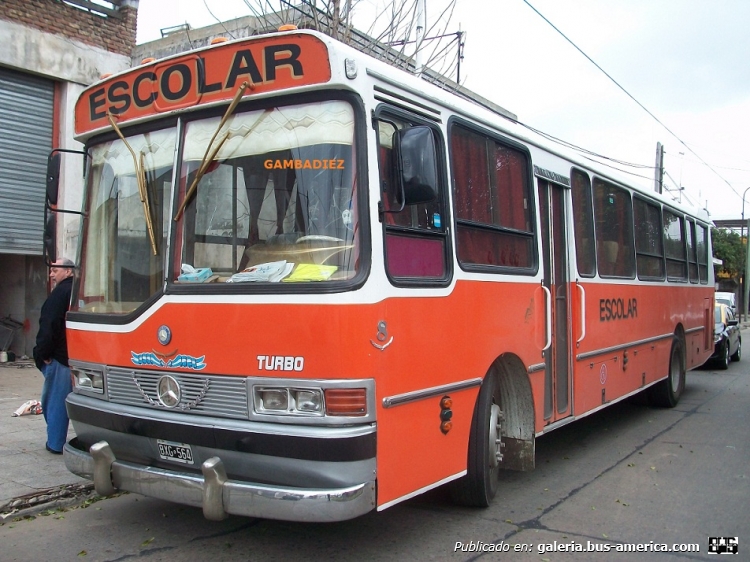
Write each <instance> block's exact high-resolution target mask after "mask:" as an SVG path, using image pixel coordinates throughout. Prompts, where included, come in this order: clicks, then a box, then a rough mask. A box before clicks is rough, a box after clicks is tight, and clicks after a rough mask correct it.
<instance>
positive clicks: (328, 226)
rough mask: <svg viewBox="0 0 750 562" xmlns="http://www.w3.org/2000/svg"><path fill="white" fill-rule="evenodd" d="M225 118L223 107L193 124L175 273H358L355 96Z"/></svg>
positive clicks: (191, 277) (254, 278)
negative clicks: (221, 115)
mask: <svg viewBox="0 0 750 562" xmlns="http://www.w3.org/2000/svg"><path fill="white" fill-rule="evenodd" d="M220 125H221V118H219V117H216V118H212V119H204V120H200V121H192V122H190V123H188V124H187V126H186V127H185V139H184V150H183V156H182V158H183V161H182V165H181V177H180V198H179V199H180V200H181V201H184V203H183V204H182V206H183V207H184V214H183V213H181V212H180V211H181V209H178V211H177V213H176V214H175V219H176V220H178V225H179V227H178V241H177V242H176V243H177V248H176V250H177V251H176V253H175V256H176V259H178V260H179V263H178V264H176V267H175V279H173V280H174V281H176V282H177V283H194V282H201V283H205V282H219V283H241V284H245V285H247V286H251V285H250V284H254V283H277V282H280V283H283V284H287V283H290V282H308V283H309V282H316V281H333V280H345V279H350V278H351V277H353V276H354V274H355V273H356V271H355V269H356V267H357V265H358V259H357V257H358V252H359V241H358V239H357V236H355V234H356V233H357V232H358V228H357V223H358V219H357V210H356V204H355V192H356V183H357V182H356V173H355V165H354V157H353V156H354V112H353V109H352V107H351V105H349V104H348V103H346V102H344V101H340V100H330V101H323V102H317V103H309V104H300V105H290V106H278V107H270V108H267V109H260V110H253V111H247V112H244V113H237V114H236V115H233V116H232V117H230V118H229V119H227V120H226V122H225V124H224V125H223V126H221V127H220ZM212 139H213V143H212ZM211 156H213V158H211ZM196 175H197V177H198V179H199V181H198V182H197V189H195V190H194V193H193V192H192V191H191V187H193V184H194V183H195V179H196ZM209 272H210V276H209V277H206V275H208V274H209Z"/></svg>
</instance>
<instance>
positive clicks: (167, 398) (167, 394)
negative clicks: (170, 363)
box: [131, 371, 211, 412]
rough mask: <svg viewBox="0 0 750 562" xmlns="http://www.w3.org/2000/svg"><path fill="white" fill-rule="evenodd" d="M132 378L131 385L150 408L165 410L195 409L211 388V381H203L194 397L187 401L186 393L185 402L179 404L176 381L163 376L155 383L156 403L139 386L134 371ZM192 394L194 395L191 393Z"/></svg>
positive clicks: (179, 392) (179, 389)
mask: <svg viewBox="0 0 750 562" xmlns="http://www.w3.org/2000/svg"><path fill="white" fill-rule="evenodd" d="M131 376H132V378H133V383H134V384H135V387H136V388H137V389H138V392H140V394H141V396H142V397H143V399H144V400H145V401H146V402H148V403H149V404H151V405H152V406H157V407H159V406H166V407H167V408H175V407H178V408H179V409H180V410H182V411H183V412H186V411H188V410H192V409H193V408H195V407H196V406H197V405H198V404H200V403H201V402H203V399H204V398H205V397H206V394H207V393H208V389H209V387H210V386H211V380H210V379H205V380H204V381H203V388H201V391H200V392H199V393H198V394H197V396H195V397H194V398H193V399H192V400H188V398H189V397H190V394H191V393H190V392H188V393H187V394H186V396H185V401H184V402H182V403H180V400H181V399H182V389H181V388H180V383H178V382H177V379H175V378H174V377H171V376H169V375H164V376H162V377H160V378H159V380H158V381H157V382H156V394H157V398H158V399H159V400H158V401H156V400H154V399H153V398H151V397H150V396H149V395H148V393H147V392H146V391H145V390H144V389H143V387H142V386H141V383H140V381H139V380H138V375H137V373H136V372H135V371H134V372H133V373H132V374H131ZM193 394H194V393H193Z"/></svg>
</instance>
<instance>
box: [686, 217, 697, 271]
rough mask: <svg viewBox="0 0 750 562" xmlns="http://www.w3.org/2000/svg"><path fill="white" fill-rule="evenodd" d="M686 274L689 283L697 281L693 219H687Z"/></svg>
mask: <svg viewBox="0 0 750 562" xmlns="http://www.w3.org/2000/svg"><path fill="white" fill-rule="evenodd" d="M687 227H688V229H687V249H688V276H689V277H690V282H691V283H697V282H698V252H697V248H696V239H695V221H693V220H692V219H687Z"/></svg>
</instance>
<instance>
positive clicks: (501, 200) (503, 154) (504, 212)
mask: <svg viewBox="0 0 750 562" xmlns="http://www.w3.org/2000/svg"><path fill="white" fill-rule="evenodd" d="M494 164H495V166H494V167H495V189H493V197H492V208H493V210H496V215H497V217H496V218H495V217H493V218H494V219H495V220H493V223H494V224H497V225H501V226H504V227H507V228H513V229H515V230H522V231H526V232H530V231H531V221H530V220H529V200H528V194H527V191H526V176H525V173H526V158H525V157H524V155H523V154H521V153H520V152H518V151H516V150H512V149H510V148H507V147H505V146H502V145H495V162H494Z"/></svg>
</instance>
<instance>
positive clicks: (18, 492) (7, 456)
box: [0, 361, 87, 517]
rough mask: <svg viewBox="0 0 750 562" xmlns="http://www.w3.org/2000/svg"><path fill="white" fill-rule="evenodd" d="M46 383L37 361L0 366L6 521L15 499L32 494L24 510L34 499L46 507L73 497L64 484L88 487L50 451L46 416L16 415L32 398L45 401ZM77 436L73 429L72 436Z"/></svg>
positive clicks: (0, 471) (1, 501) (0, 463)
mask: <svg viewBox="0 0 750 562" xmlns="http://www.w3.org/2000/svg"><path fill="white" fill-rule="evenodd" d="M43 380H44V378H43V377H42V373H40V372H39V371H38V370H37V369H36V368H35V367H34V364H33V362H31V361H17V362H15V363H0V435H2V437H1V438H0V517H2V514H3V513H6V514H7V513H8V512H9V511H12V510H10V509H7V510H6V509H2V508H3V506H6V505H7V504H8V502H10V501H11V500H13V499H14V498H21V497H25V496H28V497H27V498H26V499H25V501H19V502H18V503H19V505H21V506H22V508H27V507H28V506H29V505H36V501H35V500H34V499H33V498H34V497H36V498H37V500H38V501H39V502H40V503H41V504H44V505H45V506H49V505H54V504H55V503H56V502H58V501H62V500H66V499H67V496H68V495H69V494H67V493H66V492H65V490H61V489H60V487H61V486H64V485H81V484H85V483H87V481H86V480H83V479H82V478H78V477H77V476H75V475H74V474H71V473H70V472H68V470H67V469H66V468H65V463H64V462H63V459H62V455H53V454H51V453H49V452H48V451H47V450H46V449H45V448H44V444H45V443H46V440H47V426H46V424H45V423H44V416H41V415H37V416H20V417H12V414H13V412H14V411H15V410H16V409H17V408H18V407H19V406H21V405H22V404H23V403H24V402H26V401H27V400H39V399H40V396H41V393H42V382H43ZM73 435H75V434H74V433H73V430H72V427H71V429H70V431H69V432H68V436H69V437H72V436H73ZM63 503H64V502H63ZM31 511H33V510H31Z"/></svg>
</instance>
